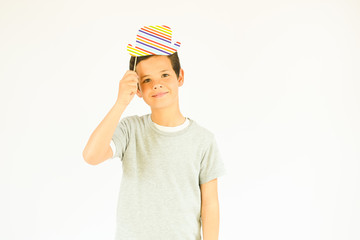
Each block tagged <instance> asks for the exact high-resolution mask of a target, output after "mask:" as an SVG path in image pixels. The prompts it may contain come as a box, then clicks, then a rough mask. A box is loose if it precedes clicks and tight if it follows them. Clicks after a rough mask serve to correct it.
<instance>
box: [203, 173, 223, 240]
mask: <svg viewBox="0 0 360 240" xmlns="http://www.w3.org/2000/svg"><path fill="white" fill-rule="evenodd" d="M200 190H201V221H202V232H203V238H204V239H203V240H218V239H219V223H220V220H219V200H218V192H217V178H215V179H213V180H211V181H209V182H207V183H204V184H200Z"/></svg>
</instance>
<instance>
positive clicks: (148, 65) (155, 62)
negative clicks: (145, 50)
mask: <svg viewBox="0 0 360 240" xmlns="http://www.w3.org/2000/svg"><path fill="white" fill-rule="evenodd" d="M171 69H172V65H171V61H170V59H169V58H168V57H166V56H154V57H150V58H148V59H145V60H142V61H141V62H139V63H138V64H137V67H136V70H137V72H138V73H139V74H141V75H145V74H149V75H150V74H152V73H157V72H160V71H164V70H171Z"/></svg>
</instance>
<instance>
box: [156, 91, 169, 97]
mask: <svg viewBox="0 0 360 240" xmlns="http://www.w3.org/2000/svg"><path fill="white" fill-rule="evenodd" d="M166 93H168V92H159V93H157V94H155V95H152V97H161V96H163V95H165V94H166Z"/></svg>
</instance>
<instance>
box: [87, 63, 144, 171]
mask: <svg viewBox="0 0 360 240" xmlns="http://www.w3.org/2000/svg"><path fill="white" fill-rule="evenodd" d="M137 84H138V76H137V74H136V72H134V71H131V70H128V71H127V72H126V73H125V75H124V77H123V78H122V79H121V80H120V83H119V93H118V98H117V100H116V102H115V104H114V106H113V107H112V108H111V109H110V111H109V112H108V114H107V115H106V116H105V118H104V119H103V120H102V121H101V122H100V124H99V125H98V126H97V127H96V129H95V130H94V132H93V133H92V134H91V136H90V138H89V140H88V142H87V144H86V146H85V148H84V150H83V153H82V155H83V158H84V160H85V161H86V162H87V163H89V164H91V165H96V164H99V163H101V162H103V161H105V160H107V159H108V158H109V147H110V141H111V139H112V136H113V134H114V132H115V129H116V126H117V124H118V123H119V120H120V117H121V115H122V114H123V112H124V111H125V109H126V107H127V105H129V103H130V102H131V100H132V99H133V98H134V96H135V93H136V91H137Z"/></svg>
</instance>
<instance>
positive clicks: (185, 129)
mask: <svg viewBox="0 0 360 240" xmlns="http://www.w3.org/2000/svg"><path fill="white" fill-rule="evenodd" d="M187 119H188V120H189V124H188V125H187V126H186V127H185V128H183V129H181V130H179V131H175V132H164V131H161V130H160V129H158V128H157V127H156V126H155V125H154V123H153V121H152V120H151V113H149V114H147V115H146V123H147V124H148V125H149V127H150V128H151V129H152V130H153V131H155V132H156V133H158V134H160V135H164V136H178V135H182V134H184V133H186V132H187V131H188V130H189V129H190V128H191V127H192V125H193V122H194V121H193V120H192V119H191V118H188V117H187Z"/></svg>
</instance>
